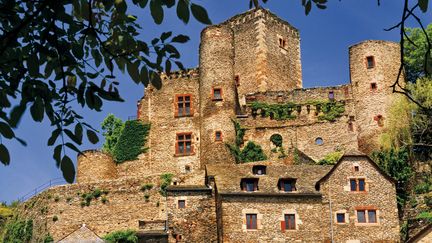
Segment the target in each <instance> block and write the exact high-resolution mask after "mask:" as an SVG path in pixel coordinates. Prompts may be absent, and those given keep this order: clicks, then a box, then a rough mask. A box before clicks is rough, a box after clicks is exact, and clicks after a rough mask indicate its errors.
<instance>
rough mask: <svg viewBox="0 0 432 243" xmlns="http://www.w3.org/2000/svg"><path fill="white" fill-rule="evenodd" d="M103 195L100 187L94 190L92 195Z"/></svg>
mask: <svg viewBox="0 0 432 243" xmlns="http://www.w3.org/2000/svg"><path fill="white" fill-rule="evenodd" d="M101 195H102V192H101V190H99V189H97V188H96V189H95V190H94V191H93V192H92V196H93V197H94V198H99V197H100V196H101Z"/></svg>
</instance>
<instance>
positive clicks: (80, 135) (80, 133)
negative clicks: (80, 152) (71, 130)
mask: <svg viewBox="0 0 432 243" xmlns="http://www.w3.org/2000/svg"><path fill="white" fill-rule="evenodd" d="M75 136H76V137H77V138H78V139H79V140H80V141H82V138H83V127H82V125H81V124H80V123H77V124H76V125H75Z"/></svg>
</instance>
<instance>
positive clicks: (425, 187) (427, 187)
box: [414, 181, 431, 194]
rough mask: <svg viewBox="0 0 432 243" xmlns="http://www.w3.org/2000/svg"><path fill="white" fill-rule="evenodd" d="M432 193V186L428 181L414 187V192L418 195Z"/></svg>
mask: <svg viewBox="0 0 432 243" xmlns="http://www.w3.org/2000/svg"><path fill="white" fill-rule="evenodd" d="M430 191H431V184H430V182H428V181H426V182H422V183H420V184H417V185H416V186H415V187H414V192H415V193H416V194H423V193H428V192H430Z"/></svg>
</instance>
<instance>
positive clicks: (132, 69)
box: [127, 61, 140, 83]
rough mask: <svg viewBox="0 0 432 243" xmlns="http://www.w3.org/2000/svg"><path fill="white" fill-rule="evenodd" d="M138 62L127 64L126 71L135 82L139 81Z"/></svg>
mask: <svg viewBox="0 0 432 243" xmlns="http://www.w3.org/2000/svg"><path fill="white" fill-rule="evenodd" d="M139 64H140V62H139V61H136V62H133V63H128V64H127V71H128V73H129V75H130V76H131V78H132V80H133V81H134V82H135V83H139V82H140V74H139V69H138V67H139Z"/></svg>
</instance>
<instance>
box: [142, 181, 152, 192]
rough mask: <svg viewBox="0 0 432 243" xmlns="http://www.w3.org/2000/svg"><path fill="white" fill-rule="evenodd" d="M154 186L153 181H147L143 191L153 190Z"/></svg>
mask: <svg viewBox="0 0 432 243" xmlns="http://www.w3.org/2000/svg"><path fill="white" fill-rule="evenodd" d="M152 188H153V184H152V183H147V184H144V185H142V186H141V191H143V192H144V191H147V190H151V189H152Z"/></svg>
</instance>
